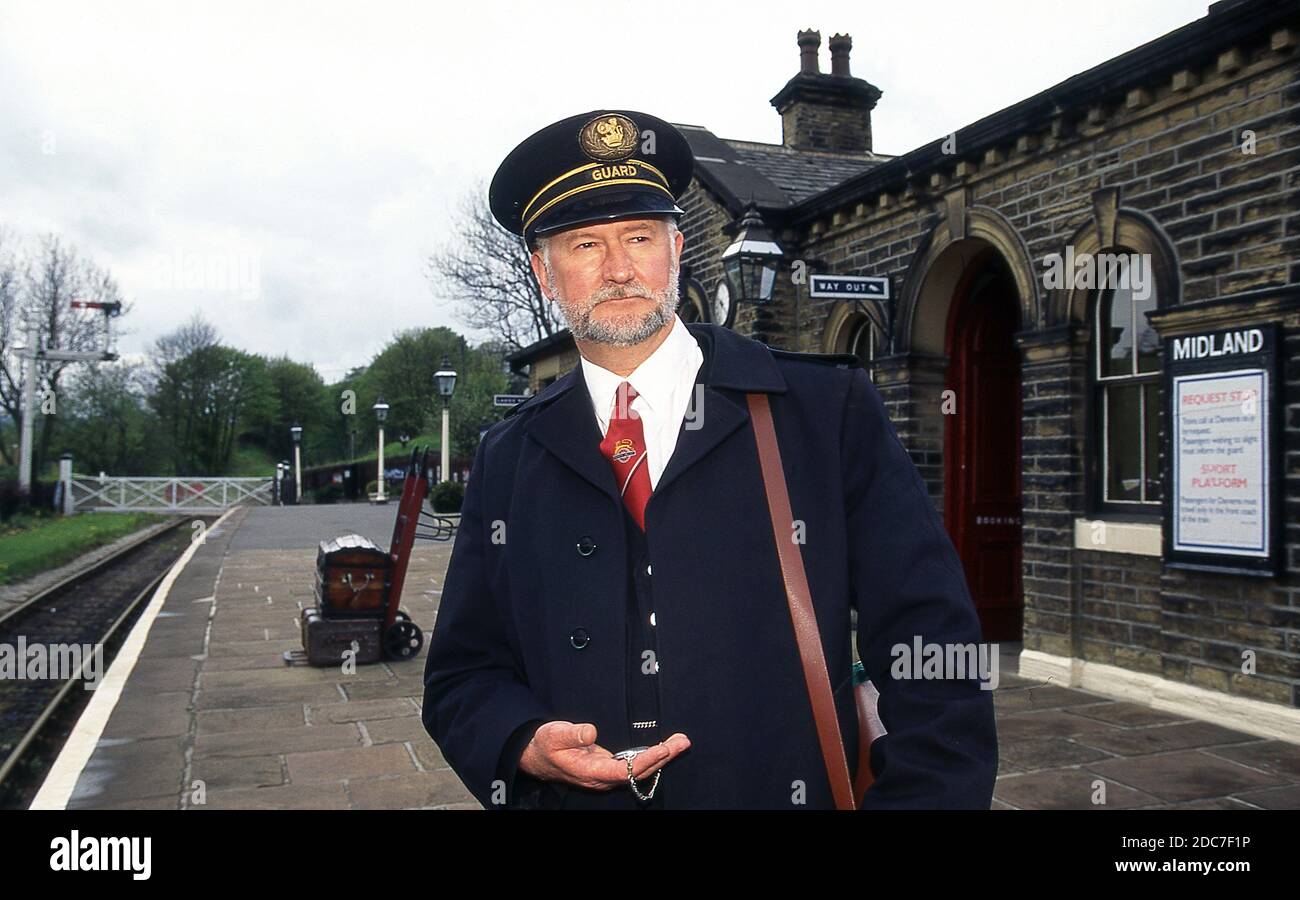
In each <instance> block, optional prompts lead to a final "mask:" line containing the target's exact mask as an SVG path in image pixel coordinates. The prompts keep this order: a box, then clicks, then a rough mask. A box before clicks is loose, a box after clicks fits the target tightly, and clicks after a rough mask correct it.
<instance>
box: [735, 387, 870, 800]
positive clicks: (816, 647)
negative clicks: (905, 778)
mask: <svg viewBox="0 0 1300 900" xmlns="http://www.w3.org/2000/svg"><path fill="white" fill-rule="evenodd" d="M745 396H746V398H747V399H748V401H749V413H750V418H751V420H752V422H753V426H754V439H755V440H756V441H757V443H758V462H759V467H760V468H761V469H762V472H763V485H764V488H765V489H766V491H767V506H768V510H769V512H770V513H771V517H772V532H773V534H774V536H775V537H776V552H777V557H778V558H779V559H780V560H781V575H782V577H783V578H784V579H785V594H786V598H787V600H788V601H789V603H790V619H791V620H792V621H793V622H794V635H795V642H796V643H797V644H798V646H799V659H800V661H801V662H802V664H803V677H804V682H805V683H806V684H807V686H808V698H809V700H810V701H811V702H812V709H813V717H814V718H815V719H816V721H817V740H818V741H819V742H820V743H821V749H822V760H823V761H824V762H825V764H826V774H827V777H829V778H830V783H831V793H832V794H833V795H834V797H835V808H836V809H856V808H857V804H856V803H855V802H854V797H853V784H852V781H851V780H850V778H849V763H848V760H847V759H846V758H845V756H844V741H843V738H842V737H841V736H840V722H839V719H838V718H837V717H836V715H835V699H834V696H833V695H832V693H831V679H830V675H828V674H827V672H826V656H825V654H824V653H823V652H822V640H821V634H820V632H819V631H818V629H817V616H816V614H815V613H814V612H813V606H812V591H810V590H809V588H808V575H807V573H806V572H804V567H803V555H802V554H801V553H800V552H799V548H798V547H797V546H796V545H795V543H794V541H793V540H792V539H791V531H790V529H791V528H792V527H793V525H794V514H793V513H792V512H791V509H790V495H789V492H788V491H787V489H786V484H785V471H784V470H783V469H782V467H781V450H780V448H779V447H778V446H777V442H776V429H775V428H774V427H773V425H772V410H771V408H770V407H769V406H768V403H767V395H766V394H757V393H755V394H746V395H745ZM870 768H871V767H870V766H868V767H867V769H868V771H870Z"/></svg>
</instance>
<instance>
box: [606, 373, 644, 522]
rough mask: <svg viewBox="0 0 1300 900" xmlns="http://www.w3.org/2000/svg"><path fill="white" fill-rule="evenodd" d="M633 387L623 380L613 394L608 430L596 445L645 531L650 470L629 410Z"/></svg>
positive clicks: (637, 421)
mask: <svg viewBox="0 0 1300 900" xmlns="http://www.w3.org/2000/svg"><path fill="white" fill-rule="evenodd" d="M636 396H637V394H636V388H634V387H632V385H630V384H628V383H627V382H626V381H624V382H623V383H621V384H620V385H619V386H618V390H617V391H616V392H615V394H614V410H613V412H612V413H610V417H609V429H608V430H607V431H606V432H605V439H604V440H603V441H601V442H600V451H601V452H602V453H604V454H605V457H606V458H607V459H608V460H609V465H610V468H612V469H613V470H614V481H615V482H616V483H617V484H618V489H619V491H620V493H622V495H623V503H624V504H625V505H626V506H627V509H628V512H630V513H631V514H632V518H633V519H635V520H636V524H637V525H639V526H640V527H641V530H642V531H645V505H646V503H647V502H648V501H649V500H650V492H651V489H650V468H649V464H648V463H647V462H646V446H645V429H644V428H642V426H641V417H640V416H638V415H637V414H636V411H635V410H633V409H632V401H633V400H635V399H636Z"/></svg>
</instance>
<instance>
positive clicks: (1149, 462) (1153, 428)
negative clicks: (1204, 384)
mask: <svg viewBox="0 0 1300 900" xmlns="http://www.w3.org/2000/svg"><path fill="white" fill-rule="evenodd" d="M1142 390H1143V391H1145V392H1146V393H1145V395H1144V399H1145V407H1146V408H1145V409H1144V410H1143V417H1144V418H1145V419H1146V448H1147V452H1146V466H1147V470H1146V478H1147V495H1146V499H1147V500H1149V501H1153V502H1154V501H1158V500H1160V498H1161V496H1162V492H1161V490H1160V459H1159V457H1160V431H1159V429H1160V385H1159V384H1158V383H1155V384H1145V385H1143V386H1142Z"/></svg>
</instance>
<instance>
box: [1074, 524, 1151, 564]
mask: <svg viewBox="0 0 1300 900" xmlns="http://www.w3.org/2000/svg"><path fill="white" fill-rule="evenodd" d="M1074 548H1075V549H1076V550H1098V551H1101V552H1103V553H1132V554H1135V555H1137V556H1160V555H1161V554H1162V552H1163V549H1164V536H1163V532H1162V529H1161V526H1160V525H1159V524H1157V523H1153V522H1114V521H1108V520H1106V519H1075V520H1074Z"/></svg>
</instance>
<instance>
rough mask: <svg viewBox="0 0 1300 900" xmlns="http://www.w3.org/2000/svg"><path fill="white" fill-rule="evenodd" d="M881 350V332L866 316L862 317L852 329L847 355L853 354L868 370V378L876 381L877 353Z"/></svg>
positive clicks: (846, 349)
mask: <svg viewBox="0 0 1300 900" xmlns="http://www.w3.org/2000/svg"><path fill="white" fill-rule="evenodd" d="M879 349H880V330H879V329H878V328H876V326H875V323H873V322H872V321H871V319H869V318H867V317H866V316H861V317H859V318H858V319H857V321H855V322H854V323H853V324H852V326H851V327H850V331H849V340H848V345H847V346H846V348H845V352H846V353H852V354H853V355H854V356H856V357H857V358H858V359H859V360H860V361H861V362H862V368H864V369H866V370H867V377H868V378H871V379H872V380H873V381H874V380H875V375H876V373H875V363H876V353H877V351H879Z"/></svg>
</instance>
